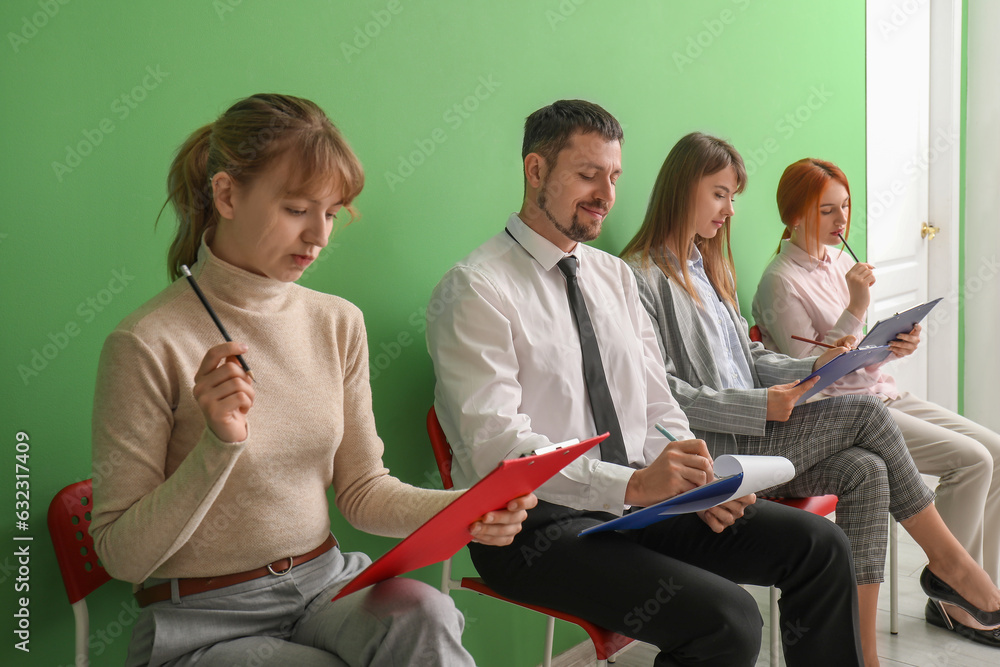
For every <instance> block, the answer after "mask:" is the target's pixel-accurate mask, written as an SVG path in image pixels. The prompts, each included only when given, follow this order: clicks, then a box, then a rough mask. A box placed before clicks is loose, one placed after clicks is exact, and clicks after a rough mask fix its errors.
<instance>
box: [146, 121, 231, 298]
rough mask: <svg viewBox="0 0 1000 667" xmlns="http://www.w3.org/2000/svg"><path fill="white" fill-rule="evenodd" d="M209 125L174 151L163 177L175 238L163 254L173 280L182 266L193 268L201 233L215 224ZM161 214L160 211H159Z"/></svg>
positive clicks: (178, 275)
mask: <svg viewBox="0 0 1000 667" xmlns="http://www.w3.org/2000/svg"><path fill="white" fill-rule="evenodd" d="M211 134H212V124H211V123H210V124H208V125H205V126H204V127H202V128H199V129H198V130H196V131H195V132H194V133H193V134H191V136H190V137H188V139H187V141H185V142H184V144H183V145H182V146H181V147H180V149H179V150H178V151H177V156H176V157H175V158H174V161H173V162H172V163H171V165H170V171H169V172H168V174H167V193H168V194H167V202H165V203H164V204H163V206H164V207H166V205H167V203H170V204H173V207H174V211H176V213H177V235H176V236H175V237H174V241H173V243H171V244H170V250H169V251H168V252H167V273H168V274H169V275H170V279H171V280H174V279H176V278H178V277H180V275H181V265H182V264H188V265H190V264H194V262H195V259H196V258H197V256H198V246H199V245H200V244H201V237H202V235H203V234H204V233H205V230H206V229H208V228H209V227H212V226H214V225H215V224H217V223H218V219H217V213H216V211H215V206H214V205H213V204H212V185H211V183H210V182H209V177H208V151H209V140H210V136H211ZM160 212H161V213H162V209H161V211H160Z"/></svg>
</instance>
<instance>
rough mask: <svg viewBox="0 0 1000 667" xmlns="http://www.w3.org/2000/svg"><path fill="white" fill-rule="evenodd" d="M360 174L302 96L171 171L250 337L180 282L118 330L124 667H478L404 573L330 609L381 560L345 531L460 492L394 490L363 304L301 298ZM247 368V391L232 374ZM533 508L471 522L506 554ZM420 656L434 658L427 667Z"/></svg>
mask: <svg viewBox="0 0 1000 667" xmlns="http://www.w3.org/2000/svg"><path fill="white" fill-rule="evenodd" d="M363 183H364V175H363V171H362V168H361V164H360V163H359V161H358V159H357V158H356V157H355V155H354V153H353V152H352V151H351V149H350V147H349V146H348V145H347V143H346V142H345V141H344V139H343V137H342V136H341V135H340V133H339V132H338V131H337V129H336V128H335V127H334V126H333V124H332V123H331V122H330V121H329V119H328V118H327V117H326V115H325V114H324V113H323V111H322V110H321V109H320V108H319V107H317V106H316V105H315V104H313V103H312V102H309V101H308V100H304V99H300V98H295V97H290V96H286V95H254V96H252V97H249V98H246V99H244V100H242V101H240V102H237V103H236V104H234V105H233V106H232V107H231V108H229V109H228V110H227V111H226V112H225V113H224V114H222V116H220V117H219V118H218V120H216V121H215V122H214V123H212V124H210V125H207V126H205V127H203V128H201V129H199V130H197V131H196V132H194V133H193V134H192V135H191V137H190V138H189V139H188V140H187V141H186V142H185V143H184V145H183V146H182V147H181V148H180V150H179V152H178V154H177V156H176V158H175V159H174V161H173V164H172V165H171V168H170V172H169V176H168V201H169V203H171V204H172V205H173V207H174V209H175V210H176V212H177V216H178V220H179V227H178V231H177V236H176V238H175V239H174V242H173V244H172V245H171V247H170V251H169V255H168V272H169V274H170V276H171V278H175V279H176V278H177V277H178V276H179V275H180V267H181V265H189V266H190V267H191V272H192V274H193V276H194V278H195V279H196V280H197V282H198V284H199V285H200V287H201V289H202V290H203V292H204V293H205V294H206V296H207V298H208V300H209V302H210V303H211V305H212V307H213V308H214V309H215V311H216V313H217V314H218V317H219V319H220V320H221V321H222V322H223V323H224V324H225V326H226V328H227V329H228V331H229V333H230V334H231V336H232V337H233V341H234V342H229V343H222V342H221V336H220V334H219V331H218V329H216V327H215V325H214V323H213V322H212V320H211V319H210V318H209V316H208V314H207V313H206V311H205V309H204V307H203V306H202V304H201V303H200V302H199V300H198V298H197V296H196V294H195V293H194V292H193V290H192V288H191V286H190V285H189V284H188V283H187V281H185V280H183V279H180V280H175V281H174V282H173V283H172V284H171V285H170V286H169V287H167V288H166V289H165V290H164V291H163V292H161V293H160V294H158V295H157V296H155V297H153V299H152V300H150V301H149V302H147V303H146V304H145V305H143V306H141V307H140V308H139V309H138V310H137V311H136V312H135V313H133V314H132V315H130V316H129V317H127V318H126V319H125V320H124V321H122V322H121V323H120V324H119V325H118V327H117V328H116V329H115V331H114V332H113V333H112V334H111V335H110V336H109V337H108V339H107V341H106V343H105V345H104V349H103V352H102V354H101V360H100V365H99V371H98V379H97V388H96V393H95V402H94V416H93V461H94V469H95V470H100V471H106V470H111V472H110V474H103V475H95V479H94V508H93V522H92V524H91V533H92V534H93V536H94V540H95V547H96V549H97V552H98V554H99V555H100V557H101V560H102V562H103V564H104V566H105V568H106V569H107V570H108V572H109V573H110V574H111V575H112V576H114V577H116V578H118V579H123V580H125V581H130V582H132V583H133V584H135V594H136V598H137V599H138V601H139V604H140V606H141V607H143V611H142V613H141V615H140V617H139V619H138V621H137V622H136V625H135V629H134V631H133V636H132V641H131V644H130V646H129V657H128V661H127V664H128V665H146V664H149V665H167V664H169V665H171V666H172V667H174V666H182V665H194V664H198V665H200V666H202V665H227V666H228V665H232V664H260V665H263V664H268V665H271V664H273V665H306V666H312V665H324V666H331V665H344V664H350V665H399V664H407V663H409V661H410V660H411V659H419V661H420V664H435V665H449V666H450V665H472V664H474V663H473V660H472V658H471V656H469V654H468V653H467V652H466V651H465V650H464V649H463V648H462V646H461V630H462V617H461V615H460V614H459V613H458V612H457V610H456V609H455V607H454V605H453V603H452V602H451V600H450V598H448V597H447V596H445V595H442V594H441V593H439V592H438V591H436V590H434V589H433V588H431V587H429V586H427V585H425V584H422V583H420V582H417V581H414V580H410V579H394V580H389V581H386V582H383V583H381V584H378V585H376V586H374V587H372V588H370V589H366V590H365V591H361V592H359V593H355V594H353V595H349V596H346V597H344V598H342V599H340V600H338V601H337V602H331V601H330V600H331V598H332V597H333V596H334V595H335V594H336V592H337V591H338V590H339V589H340V588H341V587H343V586H344V585H345V584H346V583H347V582H349V581H350V580H351V579H352V578H353V577H354V576H355V575H356V574H358V573H359V572H360V571H361V570H362V569H363V568H364V567H366V566H367V565H368V563H369V562H370V561H369V559H368V558H367V557H366V556H365V555H364V554H360V553H351V552H346V551H341V550H340V548H339V546H338V544H337V542H336V540H335V539H334V538H333V536H332V535H331V534H330V516H329V512H330V508H329V506H328V502H327V490H328V489H329V488H330V487H331V486H332V487H333V490H334V493H335V500H336V505H337V508H338V509H339V511H340V512H341V513H342V514H343V516H344V517H345V518H346V519H347V520H348V521H349V522H350V523H351V524H352V525H354V526H355V527H357V528H359V529H361V530H365V531H368V532H372V533H376V534H379V535H388V536H395V537H402V536H405V535H407V534H409V533H410V532H412V531H413V530H414V529H415V528H417V527H418V526H420V525H421V524H422V523H423V522H424V521H426V520H427V519H428V518H430V517H431V516H432V515H433V514H434V513H435V512H437V511H438V510H440V509H441V508H442V507H444V506H445V505H447V504H448V503H449V502H450V501H451V500H453V499H454V498H455V496H456V492H446V491H434V490H427V489H419V488H415V487H412V486H409V485H407V484H404V483H402V482H400V481H399V480H397V479H395V478H394V477H391V476H390V475H389V471H388V470H387V469H386V468H385V467H384V465H383V464H382V451H383V445H382V441H381V440H380V439H379V437H378V435H377V433H376V429H375V421H374V417H373V415H372V411H371V391H370V387H369V383H368V349H367V342H366V334H365V327H364V322H363V319H362V316H361V312H360V311H359V310H358V309H357V308H356V307H355V306H353V305H352V304H350V303H348V302H347V301H345V300H343V299H341V298H339V297H336V296H332V295H328V294H322V293H318V292H314V291H311V290H308V289H306V288H303V287H300V286H298V285H296V284H295V282H294V281H295V280H297V279H298V278H299V277H301V275H302V273H303V271H304V270H305V269H306V268H307V267H308V266H309V264H310V263H312V262H313V261H315V260H316V257H317V256H318V254H319V253H320V251H321V250H322V249H323V248H324V247H325V246H326V245H327V241H328V239H329V237H330V234H331V231H332V227H333V224H334V219H335V216H336V215H337V214H338V213H339V212H340V211H341V210H342V209H345V208H346V209H347V210H348V211H350V212H351V213H352V214H353V211H352V209H351V204H352V202H353V201H354V199H355V197H357V195H358V194H359V193H360V192H361V188H362V186H363ZM240 354H242V355H244V357H245V359H246V360H247V362H248V364H249V365H250V366H251V367H252V368H253V371H254V376H253V378H251V377H250V376H248V375H247V373H246V372H245V371H244V369H243V368H242V367H241V366H240V364H239V363H237V361H236V356H237V355H240ZM534 503H535V499H534V496H532V495H528V496H525V497H522V498H519V499H517V500H515V501H513V502H512V503H511V504H510V505H509V506H508V508H506V509H504V510H501V511H497V512H491V513H489V514H488V515H486V516H485V517H483V518H482V519H481V520H480V521H477V522H476V523H475V524H473V525H472V526H470V532H471V533H472V535H473V538H474V539H475V540H477V541H479V542H482V543H485V544H508V543H509V542H510V540H511V538H512V536H513V535H514V534H515V533H516V532H517V531H518V530H520V522H521V521H522V520H523V519H524V517H525V512H524V510H525V509H527V508H528V507H530V506H533V505H534ZM417 656H420V657H419V658H417Z"/></svg>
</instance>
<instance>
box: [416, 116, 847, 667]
mask: <svg viewBox="0 0 1000 667" xmlns="http://www.w3.org/2000/svg"><path fill="white" fill-rule="evenodd" d="M621 141H622V131H621V127H620V125H619V124H618V122H617V121H616V120H615V119H614V117H613V116H611V115H610V114H608V113H607V112H606V111H605V110H604V109H602V108H601V107H599V106H597V105H594V104H591V103H588V102H583V101H579V100H572V101H560V102H556V103H554V104H552V105H550V106H548V107H544V108H542V109H540V110H538V111H536V112H535V113H533V114H532V115H531V116H529V117H528V119H527V121H526V122H525V138H524V145H523V148H522V156H523V158H524V176H525V195H524V201H523V203H522V207H521V210H520V212H519V213H517V214H514V215H511V217H510V218H509V219H508V221H507V225H506V229H505V230H504V231H503V232H501V233H499V234H497V235H496V236H495V237H493V238H492V239H490V240H489V241H487V242H486V243H485V244H483V245H482V246H480V247H479V248H478V249H477V250H475V251H474V252H473V253H472V254H470V255H469V256H468V257H466V258H465V259H464V260H462V261H460V262H459V263H458V264H457V265H455V267H453V268H452V269H451V270H450V271H449V272H448V273H447V274H446V275H445V277H444V278H443V279H442V280H441V282H440V283H439V284H438V286H437V288H436V289H435V292H434V296H433V297H432V299H431V303H430V305H429V307H428V329H427V342H428V349H429V351H430V354H431V358H432V359H433V362H434V368H435V372H436V375H437V385H436V389H435V406H436V410H437V414H438V417H439V419H440V421H441V425H442V427H443V428H444V431H445V434H446V435H447V436H448V440H449V442H450V443H451V445H452V448H453V449H454V451H455V467H454V469H453V475H454V476H455V478H456V483H457V484H458V485H462V484H465V485H468V484H471V483H473V482H475V481H477V480H478V479H480V478H482V477H483V476H485V475H486V474H487V473H488V472H489V471H490V470H491V469H492V468H494V467H495V466H496V464H497V462H498V461H500V460H502V459H507V458H513V457H517V456H519V455H522V454H525V453H529V452H532V451H534V450H537V449H539V448H541V447H544V446H547V445H549V444H552V443H556V442H560V441H563V440H567V439H570V438H581V439H582V438H585V437H590V436H592V435H596V433H597V429H596V426H595V421H596V419H595V415H597V414H598V413H599V412H601V410H602V407H607V408H609V409H610V411H611V414H612V417H611V420H612V421H613V422H615V423H614V426H613V427H612V428H610V429H606V430H609V431H611V432H612V433H613V436H612V437H611V438H609V439H608V441H611V440H616V439H617V445H613V446H610V447H609V449H608V450H605V449H604V448H603V447H602V448H600V449H599V448H597V447H595V448H594V449H593V450H592V451H591V452H590V453H588V455H587V456H584V457H582V458H580V459H578V460H577V461H575V462H574V463H572V464H570V465H569V466H567V467H566V468H565V469H564V470H563V471H562V472H561V473H560V474H559V475H557V476H556V477H555V478H553V480H551V481H550V482H548V483H546V484H545V485H543V486H542V487H541V488H540V489H539V490H538V491H537V492H536V495H537V496H538V498H539V499H540V502H539V506H538V507H537V508H536V509H534V510H532V511H530V512H529V517H528V519H527V520H526V521H525V522H524V524H523V530H522V532H521V534H520V535H518V536H517V538H515V541H514V543H513V544H512V545H511V546H509V547H504V548H491V549H489V550H486V549H479V548H477V546H476V545H472V546H471V547H470V551H471V553H472V558H473V562H474V563H475V565H476V568H477V570H478V571H479V573H480V575H481V576H482V577H483V578H484V579H485V581H486V583H487V584H489V585H490V586H491V587H493V588H494V589H495V590H496V591H497V592H499V593H501V594H503V595H506V596H509V597H510V598H512V599H516V600H519V601H523V602H528V603H534V604H540V605H544V606H547V607H551V608H554V609H559V610H564V611H566V612H569V613H572V614H575V615H578V616H581V617H583V618H586V619H588V620H590V621H592V622H594V623H596V624H598V625H601V626H603V627H606V628H609V629H612V630H615V631H618V632H621V633H623V634H626V635H628V636H631V637H634V638H636V639H640V640H643V641H646V642H649V643H651V644H654V645H656V646H657V647H659V649H660V651H661V653H660V655H659V657H658V658H657V661H656V662H655V664H656V665H687V664H698V665H702V666H705V667H707V666H711V665H718V666H720V667H721V666H725V667H734V666H739V665H753V664H754V662H755V660H756V656H757V653H758V651H759V648H760V638H761V627H762V621H761V617H760V614H759V612H758V610H757V606H756V603H755V602H754V600H753V598H752V597H751V596H750V595H749V594H748V593H746V591H744V590H743V589H742V588H740V587H739V586H737V585H736V584H737V583H751V584H758V585H771V584H773V585H777V586H778V587H779V588H781V589H782V598H781V608H782V627H783V628H784V631H783V633H782V636H783V640H784V652H785V657H786V662H787V664H789V665H810V666H812V667H815V666H816V665H836V666H837V667H842V666H844V665H861V664H862V662H861V654H860V642H859V639H858V630H857V599H856V585H855V579H854V574H853V567H852V564H851V557H850V551H849V548H848V544H847V540H846V538H845V537H844V535H843V533H842V532H841V531H840V530H839V529H838V528H836V526H834V525H833V524H832V523H831V522H829V521H827V520H825V519H822V518H819V517H814V516H812V515H810V514H807V513H805V512H800V511H797V510H793V509H790V508H787V507H784V506H780V505H775V504H773V503H768V502H765V501H759V502H756V503H755V502H754V501H755V498H754V496H752V495H751V496H748V497H745V498H741V499H739V500H734V501H731V502H730V503H727V504H725V505H721V506H719V507H716V508H713V509H711V510H708V511H706V512H701V513H698V514H697V515H686V516H682V517H677V518H674V519H670V520H667V521H662V522H659V523H656V524H653V525H652V526H650V527H648V528H645V529H641V530H633V531H627V532H621V533H618V532H611V533H601V534H598V535H594V536H587V537H578V533H579V532H580V531H581V530H584V529H585V528H588V527H590V526H593V525H596V524H598V523H601V522H603V521H606V520H608V519H611V518H613V517H614V516H616V515H617V516H620V515H622V514H623V513H624V512H626V511H627V510H628V508H630V507H632V506H648V505H651V504H654V503H656V502H659V501H661V500H664V499H666V498H669V497H672V496H674V495H676V494H678V493H682V492H684V491H687V490H689V489H691V488H694V487H696V486H700V485H702V484H704V483H706V482H707V481H709V480H710V479H711V478H712V463H711V457H710V456H709V453H708V449H707V447H706V445H705V443H704V442H703V441H701V440H696V439H694V437H693V435H692V434H691V431H690V429H689V428H688V423H687V419H686V418H685V416H684V414H683V412H681V410H680V408H679V407H678V405H677V402H676V401H675V400H674V398H673V396H672V395H671V393H670V390H669V388H668V386H667V383H666V373H665V371H664V367H663V360H662V357H661V356H660V352H659V348H658V346H657V343H656V337H655V334H654V331H653V328H652V323H651V322H650V320H649V317H648V315H647V314H646V312H645V309H644V308H643V306H642V304H641V302H640V300H639V297H638V293H637V288H636V283H635V279H634V277H633V274H632V272H631V270H630V269H629V268H628V266H626V265H625V264H624V263H623V262H622V261H620V260H619V259H618V258H616V257H614V256H612V255H609V254H607V253H604V252H602V251H600V250H597V249H595V248H592V247H590V246H587V245H583V242H586V241H591V240H593V239H595V238H597V236H598V234H599V233H600V230H601V224H602V222H603V220H604V218H605V217H606V216H607V214H608V212H609V211H610V209H611V207H612V205H613V204H614V200H615V183H616V181H617V179H618V177H619V175H620V174H621ZM567 256H572V257H575V258H576V259H575V260H570V262H569V264H570V265H571V266H573V267H575V268H573V269H572V270H571V269H568V268H566V266H565V264H566V261H565V258H566V257H567ZM570 273H572V274H573V275H575V276H576V281H578V283H579V285H580V289H581V291H582V294H583V300H584V301H585V303H586V311H587V312H588V313H589V320H579V319H578V318H577V319H575V318H574V311H573V310H572V309H571V305H570V301H571V300H572V298H573V297H572V296H569V297H568V296H567V287H568V283H569V279H568V278H567V277H564V276H569V275H570ZM571 289H573V288H571ZM581 321H582V322H584V327H583V328H584V329H589V330H591V331H589V332H587V333H588V334H590V335H594V336H596V339H597V343H598V347H599V355H598V356H599V357H600V360H599V365H600V366H602V368H603V372H602V373H601V375H602V376H604V377H606V385H605V386H604V389H605V391H608V390H609V392H610V398H611V401H610V402H612V403H613V405H611V406H602V405H601V404H595V405H593V406H592V401H591V399H592V398H593V394H595V393H597V389H596V388H595V385H594V384H592V383H591V380H590V379H589V377H590V376H589V373H590V371H587V373H588V377H587V378H585V371H584V366H585V364H586V362H585V361H584V359H583V357H584V353H583V352H582V350H585V349H587V348H586V345H585V343H583V342H582V338H583V337H584V336H583V334H582V333H581V331H580V325H579V324H578V322H581ZM591 356H593V355H591ZM600 421H601V423H602V431H603V430H605V428H606V427H604V426H603V424H605V423H607V418H606V417H604V416H602V417H601V418H600ZM657 422H659V423H661V424H662V425H664V426H665V427H666V428H667V429H668V430H669V431H670V432H671V433H673V434H674V435H675V436H677V437H678V438H680V440H678V441H677V442H669V441H668V440H667V439H666V438H665V437H663V436H662V435H660V434H659V433H658V432H657V431H656V429H655V424H656V423H657ZM615 431H617V435H615ZM608 441H605V442H608ZM602 457H603V459H604V460H602ZM612 461H618V462H612ZM567 582H572V583H567ZM734 582H735V583H734ZM653 600H655V601H656V604H651V603H650V601H653ZM654 608H655V609H654Z"/></svg>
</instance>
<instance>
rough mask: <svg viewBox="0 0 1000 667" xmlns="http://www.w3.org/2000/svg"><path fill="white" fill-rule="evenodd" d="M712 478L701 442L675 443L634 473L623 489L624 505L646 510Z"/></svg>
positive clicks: (706, 446) (708, 455)
mask: <svg viewBox="0 0 1000 667" xmlns="http://www.w3.org/2000/svg"><path fill="white" fill-rule="evenodd" d="M713 477H714V471H713V468H712V457H711V455H710V454H709V453H708V445H706V444H705V441H704V440H678V441H676V442H671V443H669V444H667V446H666V448H665V449H664V450H663V451H662V452H660V455H659V456H657V457H656V459H655V460H654V461H653V462H652V463H651V464H649V466H647V467H646V468H643V469H642V470H636V471H635V472H634V473H632V476H631V477H630V478H629V481H628V486H627V487H626V488H625V504H626V505H636V506H638V507H648V506H649V505H654V504H656V503H658V502H660V501H661V500H666V499H667V498H673V497H674V496H676V495H677V494H679V493H684V492H685V491H690V490H691V489H693V488H696V487H699V486H702V485H703V484H707V483H708V482H709V481H711V480H712V478H713Z"/></svg>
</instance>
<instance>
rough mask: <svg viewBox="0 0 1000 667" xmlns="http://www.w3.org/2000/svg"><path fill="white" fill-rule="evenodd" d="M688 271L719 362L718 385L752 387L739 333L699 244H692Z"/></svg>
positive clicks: (726, 387)
mask: <svg viewBox="0 0 1000 667" xmlns="http://www.w3.org/2000/svg"><path fill="white" fill-rule="evenodd" d="M688 271H689V272H690V274H691V278H692V279H693V280H694V286H695V289H696V290H697V291H698V298H699V299H701V305H702V307H701V308H699V309H698V314H699V316H700V317H701V321H702V324H704V326H705V331H706V332H708V341H707V342H708V345H709V346H710V349H712V350H716V351H717V353H718V354H717V355H716V363H718V365H719V375H720V376H721V379H722V385H723V386H722V387H719V389H753V388H754V384H753V375H752V374H751V373H750V366H749V365H748V364H747V360H746V357H744V356H743V354H742V351H741V350H742V348H741V347H740V337H739V335H738V334H737V333H736V327H735V326H734V325H733V320H732V318H731V317H729V312H728V311H727V310H726V306H725V304H723V303H722V298H721V297H720V296H719V294H718V292H716V291H715V288H714V287H712V283H711V282H710V281H709V279H708V274H706V273H705V263H704V261H703V260H702V257H701V253H700V252H699V251H698V248H696V247H692V248H691V257H690V258H689V259H688Z"/></svg>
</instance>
